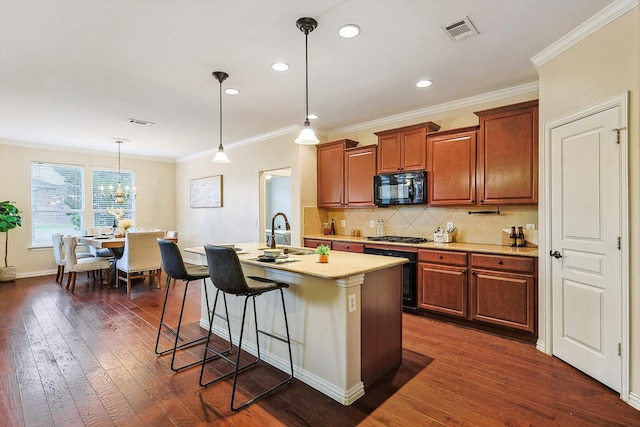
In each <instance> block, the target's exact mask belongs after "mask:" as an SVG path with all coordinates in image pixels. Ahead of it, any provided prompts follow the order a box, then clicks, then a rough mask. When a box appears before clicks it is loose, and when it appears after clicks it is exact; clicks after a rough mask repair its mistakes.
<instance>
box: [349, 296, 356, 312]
mask: <svg viewBox="0 0 640 427" xmlns="http://www.w3.org/2000/svg"><path fill="white" fill-rule="evenodd" d="M355 311H356V294H349V313H353V312H355Z"/></svg>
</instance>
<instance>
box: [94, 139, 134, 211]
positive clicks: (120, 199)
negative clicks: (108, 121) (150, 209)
mask: <svg viewBox="0 0 640 427" xmlns="http://www.w3.org/2000/svg"><path fill="white" fill-rule="evenodd" d="M123 142H124V140H116V143H117V144H118V186H117V187H116V190H115V191H113V185H110V186H109V194H105V192H104V185H101V186H100V187H99V189H100V195H101V196H103V197H107V198H109V199H111V200H113V201H114V202H116V203H117V204H119V205H122V204H124V202H126V201H127V200H129V199H133V198H135V196H136V187H133V195H131V193H130V192H129V186H126V187H125V188H124V189H123V188H122V173H121V172H120V146H121V145H122V143H123Z"/></svg>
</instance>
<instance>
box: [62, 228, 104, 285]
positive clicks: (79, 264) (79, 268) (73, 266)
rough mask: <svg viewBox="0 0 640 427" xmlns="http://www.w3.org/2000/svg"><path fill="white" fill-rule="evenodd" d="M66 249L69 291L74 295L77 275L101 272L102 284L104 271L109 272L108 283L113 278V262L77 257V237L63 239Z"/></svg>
mask: <svg viewBox="0 0 640 427" xmlns="http://www.w3.org/2000/svg"><path fill="white" fill-rule="evenodd" d="M62 241H63V242H64V247H65V249H66V251H65V256H64V263H65V267H66V269H67V272H68V275H67V289H69V291H71V293H73V291H74V290H75V288H76V273H78V272H90V271H100V282H102V270H107V283H109V280H110V278H111V273H110V271H109V270H110V268H111V261H110V260H108V259H105V258H96V257H89V258H78V257H77V256H76V246H78V240H77V239H76V238H75V237H70V236H66V237H63V238H62Z"/></svg>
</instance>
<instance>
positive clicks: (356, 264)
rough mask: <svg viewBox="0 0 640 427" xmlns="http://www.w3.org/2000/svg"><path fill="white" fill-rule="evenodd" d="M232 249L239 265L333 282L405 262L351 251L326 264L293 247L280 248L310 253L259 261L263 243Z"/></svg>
mask: <svg viewBox="0 0 640 427" xmlns="http://www.w3.org/2000/svg"><path fill="white" fill-rule="evenodd" d="M235 247H236V248H238V249H241V251H239V252H238V258H240V262H241V263H242V264H245V265H251V266H254V267H262V268H272V269H276V270H283V271H289V272H292V273H298V274H302V275H307V276H314V277H320V278H323V279H329V280H335V279H343V278H346V277H349V276H353V275H356V274H364V273H368V272H370V271H375V270H383V269H385V268H389V267H394V266H397V265H402V264H404V263H406V262H408V260H407V259H406V258H396V257H388V256H379V255H366V254H359V253H353V252H342V251H331V253H330V255H329V262H328V263H320V262H318V255H317V254H315V253H314V252H313V249H312V248H299V247H296V246H280V245H278V248H287V249H288V250H289V251H292V252H295V251H296V250H297V249H298V250H301V251H305V252H310V253H309V254H304V255H299V254H295V255H290V256H289V258H293V259H295V261H291V262H262V261H258V259H257V258H258V257H259V256H260V255H262V250H263V249H268V247H269V246H268V245H266V244H265V243H262V242H260V243H256V242H249V243H236V244H235ZM184 250H185V252H191V253H196V254H199V255H202V256H204V255H205V253H204V246H197V247H192V248H185V249H184Z"/></svg>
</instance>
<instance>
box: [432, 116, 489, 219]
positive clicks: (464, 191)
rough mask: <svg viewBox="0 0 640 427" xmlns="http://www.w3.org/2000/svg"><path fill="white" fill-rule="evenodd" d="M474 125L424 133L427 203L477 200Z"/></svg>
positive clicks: (476, 128) (468, 203) (460, 203)
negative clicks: (425, 134)
mask: <svg viewBox="0 0 640 427" xmlns="http://www.w3.org/2000/svg"><path fill="white" fill-rule="evenodd" d="M477 130H478V127H477V126H473V127H467V128H461V129H453V130H449V131H445V132H438V133H435V134H432V135H429V136H427V171H428V180H427V181H428V191H427V197H428V203H429V205H430V206H450V205H457V206H459V205H475V204H476V135H477Z"/></svg>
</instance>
